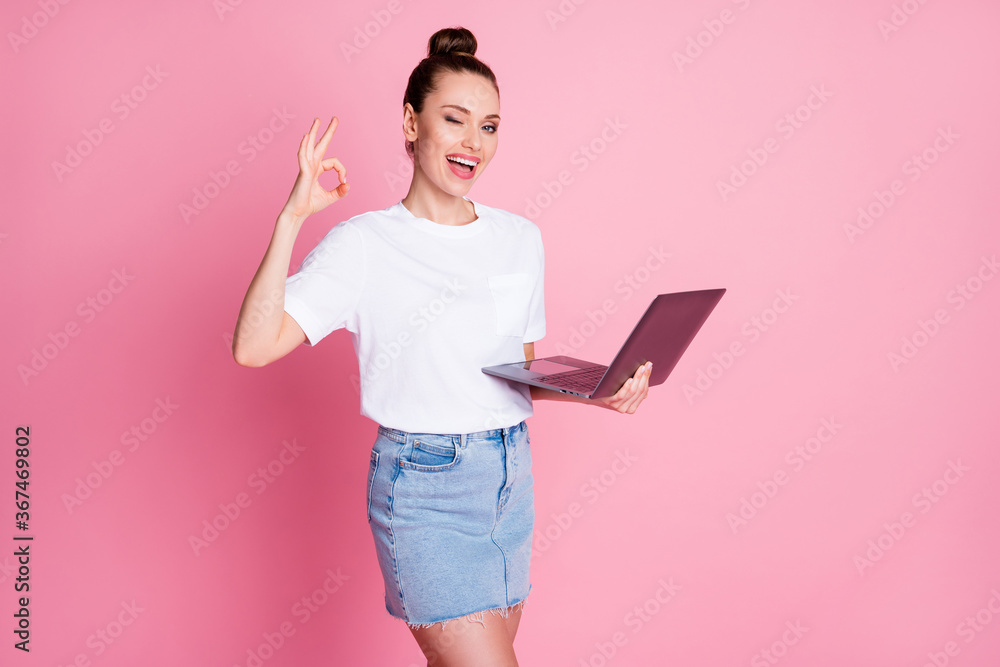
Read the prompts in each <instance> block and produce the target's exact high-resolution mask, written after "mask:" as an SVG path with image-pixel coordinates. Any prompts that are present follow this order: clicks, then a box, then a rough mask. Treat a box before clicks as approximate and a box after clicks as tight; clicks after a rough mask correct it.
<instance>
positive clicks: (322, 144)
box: [316, 116, 340, 156]
mask: <svg viewBox="0 0 1000 667" xmlns="http://www.w3.org/2000/svg"><path fill="white" fill-rule="evenodd" d="M338 125H340V120H339V119H338V118H337V117H336V116H334V117H333V119H332V120H331V121H330V125H329V126H328V127H327V128H326V132H324V133H323V136H322V137H320V140H319V145H317V146H316V149H317V150H318V151H319V154H320V155H321V156H322V155H323V154H325V153H326V147H327V146H329V145H330V140H331V139H333V133H334V132H336V131H337V126H338Z"/></svg>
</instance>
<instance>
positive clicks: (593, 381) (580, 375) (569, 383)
mask: <svg viewBox="0 0 1000 667" xmlns="http://www.w3.org/2000/svg"><path fill="white" fill-rule="evenodd" d="M607 370H608V367H607V366H592V367H591V368H581V369H580V370H575V371H563V372H562V373H552V374H551V375H544V376H542V377H540V378H538V379H539V380H541V381H542V382H547V383H548V384H551V385H553V386H555V387H559V388H560V389H569V390H570V391H578V392H580V393H583V394H589V393H591V392H593V391H594V390H595V389H597V383H598V382H600V381H601V378H603V377H604V372H605V371H607Z"/></svg>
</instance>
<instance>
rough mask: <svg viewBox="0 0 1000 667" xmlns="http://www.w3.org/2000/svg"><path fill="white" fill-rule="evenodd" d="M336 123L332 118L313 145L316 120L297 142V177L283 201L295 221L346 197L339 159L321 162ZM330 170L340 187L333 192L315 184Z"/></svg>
mask: <svg viewBox="0 0 1000 667" xmlns="http://www.w3.org/2000/svg"><path fill="white" fill-rule="evenodd" d="M338 124H339V121H338V120H337V117H336V116H334V117H333V120H331V121H330V126H329V127H327V128H326V132H324V133H323V136H322V137H320V140H319V143H318V144H315V142H316V130H317V129H318V128H319V118H317V119H315V120H314V121H313V124H312V126H311V127H310V128H309V132H307V133H306V134H305V136H303V137H302V141H301V142H300V143H299V153H298V156H299V175H298V178H296V179H295V185H294V186H292V193H291V194H290V195H288V201H287V202H285V207H284V209H283V210H284V211H285V212H287V213H289V214H291V215H292V216H294V217H296V218H305V217H306V216H309V215H312V214H313V213H318V212H319V211H322V210H323V209H324V208H326V207H327V206H329V205H330V204H332V203H333V202H335V201H337V200H338V199H340V198H341V197H344V196H346V195H347V191H348V190H349V189H350V186H349V185H348V184H347V169H346V168H345V167H344V165H343V164H341V162H340V160H338V159H337V158H335V157H329V158H326V159H325V160H324V159H323V153H325V152H326V148H327V146H329V145H330V140H331V139H332V138H333V133H334V132H335V131H336V130H337V125H338ZM314 144H315V146H314ZM330 169H336V170H337V174H338V175H339V177H340V185H338V186H337V187H336V188H334V189H333V190H326V189H324V188H323V186H322V185H320V184H319V175H320V174H322V173H323V172H324V171H329V170H330Z"/></svg>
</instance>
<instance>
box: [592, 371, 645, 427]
mask: <svg viewBox="0 0 1000 667" xmlns="http://www.w3.org/2000/svg"><path fill="white" fill-rule="evenodd" d="M652 372H653V362H652V361H647V362H646V363H645V364H643V365H642V366H639V368H638V369H637V370H636V372H635V375H634V376H632V377H631V378H629V379H628V380H626V381H625V384H623V385H622V388H621V389H619V390H618V393H617V394H615V395H614V396H607V397H605V398H597V399H593V400H595V401H597V402H598V403H601V404H602V405H603V406H604V407H606V408H609V409H611V410H617V411H618V412H625V413H628V414H632V413H633V412H635V411H636V409H637V408H638V407H639V404H640V403H642V400H643V399H644V398H646V394H648V393H649V375H650V373H652Z"/></svg>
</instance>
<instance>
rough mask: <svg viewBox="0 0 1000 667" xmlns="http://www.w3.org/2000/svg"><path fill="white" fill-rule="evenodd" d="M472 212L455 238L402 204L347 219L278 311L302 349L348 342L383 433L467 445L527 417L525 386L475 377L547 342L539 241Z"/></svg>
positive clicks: (517, 223) (503, 217)
mask: <svg viewBox="0 0 1000 667" xmlns="http://www.w3.org/2000/svg"><path fill="white" fill-rule="evenodd" d="M469 201H471V200H469ZM472 204H473V206H474V207H475V210H476V215H477V216H478V217H477V219H476V220H473V221H472V222H470V223H467V224H465V225H458V226H452V225H443V224H439V223H436V222H434V221H432V220H428V219H426V218H418V217H416V216H414V215H413V214H412V213H410V211H409V210H408V209H407V208H406V207H405V206H403V203H402V202H399V203H397V204H394V205H392V206H390V207H388V208H386V209H384V210H381V211H370V212H368V213H362V214H360V215H357V216H354V217H353V218H351V219H349V220H346V221H344V222H341V223H340V224H338V225H336V226H335V227H334V228H333V229H331V230H330V231H329V233H327V235H326V236H325V237H323V239H322V240H321V241H320V242H319V243H318V244H317V245H316V247H315V248H313V250H312V251H311V252H310V253H309V254H308V255H307V256H306V258H305V259H304V260H303V261H302V264H301V265H300V266H299V269H298V271H297V272H296V273H295V274H294V275H291V276H289V277H288V278H287V279H286V281H285V311H286V312H287V313H288V314H289V315H291V316H292V318H294V319H295V321H296V322H297V323H298V324H299V326H300V327H302V330H303V331H304V332H305V334H306V338H307V339H308V340H307V341H306V343H307V344H308V345H315V344H316V343H318V342H319V341H320V340H321V339H322V338H324V337H325V336H327V335H328V334H329V333H330V332H332V331H334V330H336V329H339V328H341V327H346V328H347V330H348V331H349V332H350V333H351V339H352V340H353V342H354V350H355V351H356V352H357V355H358V367H359V374H360V377H361V383H360V384H361V414H362V415H364V416H366V417H368V418H370V419H372V420H374V421H376V422H377V423H379V424H382V425H383V426H387V427H390V428H396V429H399V430H402V431H411V432H416V433H471V432H475V431H483V430H487V429H493V428H501V427H506V426H512V425H514V424H517V423H518V422H520V421H521V420H522V419H525V418H526V417H530V416H531V414H532V410H531V395H530V393H529V387H528V385H524V384H520V383H515V382H509V381H507V380H504V379H501V378H497V377H493V376H491V375H487V374H485V373H483V372H482V370H480V369H481V368H482V367H483V366H489V365H492V364H502V363H509V362H515V361H523V360H524V347H523V344H524V343H530V342H533V341H536V340H538V339H540V338H542V337H543V336H544V335H545V302H544V294H543V278H544V266H545V264H544V261H545V260H544V250H543V248H542V238H541V233H540V232H539V230H538V227H537V226H536V225H535V224H534V223H533V222H531V221H530V220H528V219H527V218H524V217H521V216H519V215H516V214H513V213H509V212H507V211H503V210H501V209H498V208H492V207H489V206H484V205H482V204H479V203H476V202H472Z"/></svg>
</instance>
